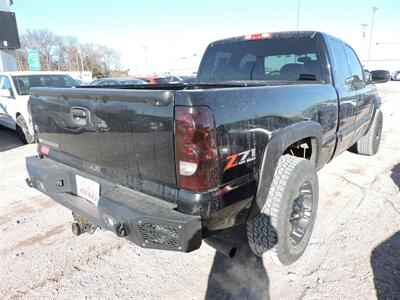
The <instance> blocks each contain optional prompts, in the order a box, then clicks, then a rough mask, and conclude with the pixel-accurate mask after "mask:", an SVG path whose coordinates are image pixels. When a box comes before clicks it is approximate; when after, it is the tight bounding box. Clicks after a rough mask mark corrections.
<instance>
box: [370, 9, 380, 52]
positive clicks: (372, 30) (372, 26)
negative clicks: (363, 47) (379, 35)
mask: <svg viewBox="0 0 400 300" xmlns="http://www.w3.org/2000/svg"><path fill="white" fill-rule="evenodd" d="M377 10H378V8H377V7H376V6H372V20H371V33H370V35H369V47H368V60H369V59H370V57H371V46H372V35H373V33H374V19H375V12H376V11H377Z"/></svg>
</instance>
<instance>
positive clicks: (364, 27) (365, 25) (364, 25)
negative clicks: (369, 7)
mask: <svg viewBox="0 0 400 300" xmlns="http://www.w3.org/2000/svg"><path fill="white" fill-rule="evenodd" d="M361 26H362V28H363V38H365V30H366V29H367V27H368V24H361Z"/></svg>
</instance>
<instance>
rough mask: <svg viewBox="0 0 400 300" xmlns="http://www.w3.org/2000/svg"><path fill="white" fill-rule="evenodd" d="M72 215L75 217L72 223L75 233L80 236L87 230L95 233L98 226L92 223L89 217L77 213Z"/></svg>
mask: <svg viewBox="0 0 400 300" xmlns="http://www.w3.org/2000/svg"><path fill="white" fill-rule="evenodd" d="M72 216H73V218H74V222H73V223H72V225H71V229H72V233H73V234H74V235H76V236H80V235H81V234H82V233H85V232H87V233H89V234H93V233H94V232H95V231H96V229H97V226H95V225H93V224H92V223H90V222H89V220H88V219H86V218H84V217H82V216H80V215H78V214H76V213H72Z"/></svg>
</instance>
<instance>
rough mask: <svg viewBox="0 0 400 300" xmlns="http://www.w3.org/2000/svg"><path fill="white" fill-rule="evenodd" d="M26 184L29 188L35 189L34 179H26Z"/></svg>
mask: <svg viewBox="0 0 400 300" xmlns="http://www.w3.org/2000/svg"><path fill="white" fill-rule="evenodd" d="M25 182H26V184H27V185H28V186H29V187H31V188H32V187H35V183H34V182H33V180H32V179H30V178H26V179H25Z"/></svg>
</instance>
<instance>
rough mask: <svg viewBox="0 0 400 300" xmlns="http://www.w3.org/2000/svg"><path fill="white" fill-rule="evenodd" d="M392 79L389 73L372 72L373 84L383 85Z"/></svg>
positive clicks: (381, 71) (382, 71)
mask: <svg viewBox="0 0 400 300" xmlns="http://www.w3.org/2000/svg"><path fill="white" fill-rule="evenodd" d="M389 79H390V74H389V72H388V71H384V70H377V71H371V80H370V82H372V83H383V82H387V81H389Z"/></svg>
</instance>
